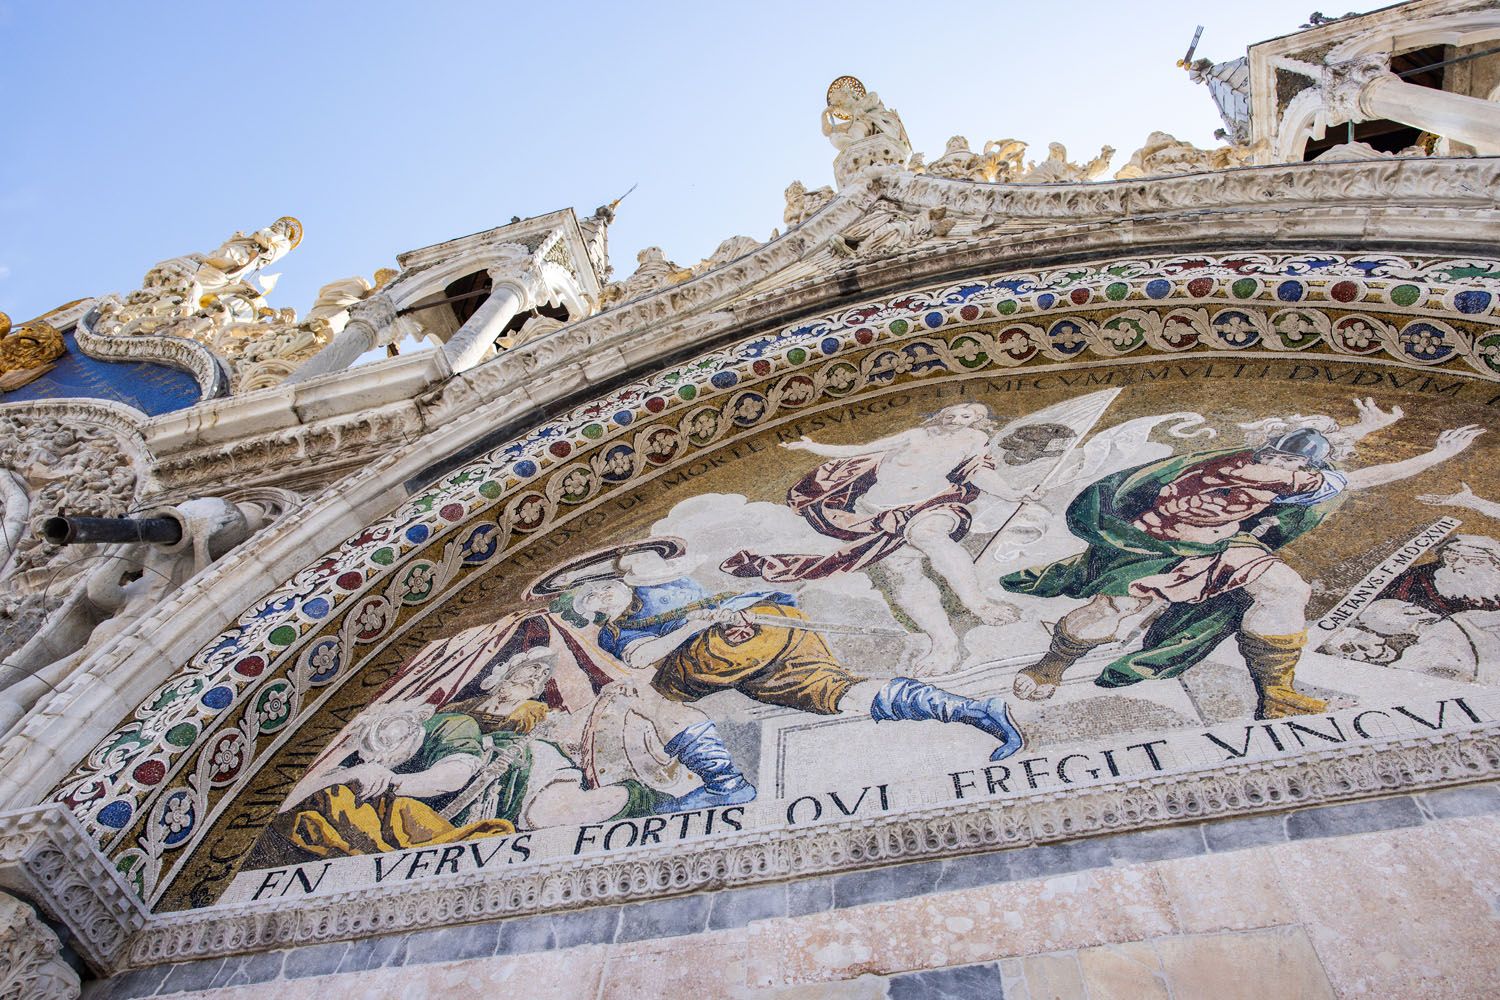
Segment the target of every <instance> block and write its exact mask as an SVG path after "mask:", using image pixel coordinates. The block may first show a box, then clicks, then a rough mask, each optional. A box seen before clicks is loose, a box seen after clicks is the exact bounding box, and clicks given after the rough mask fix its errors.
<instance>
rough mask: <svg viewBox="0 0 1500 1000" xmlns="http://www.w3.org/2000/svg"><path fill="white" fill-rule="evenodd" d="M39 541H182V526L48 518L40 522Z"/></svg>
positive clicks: (161, 520)
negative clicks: (41, 539)
mask: <svg viewBox="0 0 1500 1000" xmlns="http://www.w3.org/2000/svg"><path fill="white" fill-rule="evenodd" d="M41 536H42V538H43V539H44V540H45V541H47V542H50V543H52V544H53V545H81V544H84V543H85V542H158V543H160V544H162V545H172V544H175V543H176V542H180V541H182V524H181V523H180V522H179V521H177V519H176V518H171V517H61V516H59V517H49V518H47V519H46V520H45V521H43V522H42V529H41Z"/></svg>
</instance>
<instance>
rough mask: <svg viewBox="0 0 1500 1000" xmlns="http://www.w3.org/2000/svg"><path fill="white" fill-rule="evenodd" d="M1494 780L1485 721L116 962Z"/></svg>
mask: <svg viewBox="0 0 1500 1000" xmlns="http://www.w3.org/2000/svg"><path fill="white" fill-rule="evenodd" d="M1497 774H1500V727H1497V725H1496V724H1493V723H1491V724H1488V725H1486V726H1484V727H1480V728H1477V729H1474V730H1470V731H1468V732H1462V733H1448V734H1441V735H1438V734H1435V735H1433V736H1430V737H1423V738H1417V739H1404V740H1386V741H1379V742H1374V743H1371V744H1368V745H1364V746H1357V747H1352V748H1347V749H1341V750H1338V751H1328V752H1324V753H1318V754H1308V755H1306V756H1302V757H1297V758H1292V759H1281V760H1272V761H1264V762H1257V763H1252V764H1243V765H1237V766H1224V767H1221V768H1216V769H1214V770H1211V771H1196V772H1186V773H1179V774H1172V775H1162V776H1159V777H1155V778H1152V779H1149V780H1136V781H1125V782H1119V783H1116V784H1109V785H1099V786H1094V787H1090V788H1081V789H1076V790H1069V791H1064V792H1047V793H1035V794H1032V795H1028V796H1023V797H1017V798H1010V799H1004V800H990V801H983V802H973V803H959V804H955V805H951V806H945V807H941V808H933V809H928V810H924V811H920V812H907V813H902V814H899V815H890V816H881V817H875V818H865V819H860V820H852V821H845V822H841V823H829V824H824V825H816V826H809V827H802V828H793V829H788V830H785V831H780V832H776V831H765V830H759V831H756V832H755V833H746V834H742V835H737V836H733V837H727V838H722V839H718V838H716V839H713V840H708V841H704V842H702V843H692V842H687V843H679V844H676V845H674V846H673V847H671V848H651V849H647V850H636V851H630V852H620V853H618V854H616V855H613V856H606V857H603V858H587V859H569V860H565V861H560V862H553V863H548V864H544V865H538V866H536V867H534V868H530V869H526V870H511V871H510V872H508V873H505V874H496V873H488V872H478V873H474V874H468V875H460V876H446V877H444V878H442V879H440V880H439V879H434V880H432V881H430V882H428V883H425V884H424V883H420V882H419V883H405V884H401V885H398V886H381V887H375V888H366V889H361V890H359V891H358V892H349V893H343V894H338V895H330V896H326V897H318V898H310V899H305V900H301V901H299V902H296V903H288V902H287V901H286V900H275V901H267V902H265V903H258V904H255V903H252V904H246V905H241V906H233V907H229V906H224V907H210V908H207V909H203V910H192V911H185V912H179V913H166V914H156V915H153V916H151V917H149V918H148V920H147V922H146V923H145V925H144V928H143V931H142V932H141V933H139V934H137V935H136V936H135V937H134V939H133V942H132V944H131V946H130V950H129V957H128V960H127V964H128V965H130V966H150V965H157V964H161V963H166V962H177V961H184V960H189V959H198V958H209V957H215V956H220V955H228V954H234V953H237V952H249V951H263V950H270V949H273V948H286V947H293V946H299V945H309V944H317V943H322V942H329V941H339V940H346V939H350V938H358V937H367V936H370V935H374V934H390V933H398V932H402V931H410V930H418V929H426V928H430V927H433V926H439V925H446V924H456V923H464V922H468V921H474V920H485V919H494V918H496V917H502V916H504V917H509V916H521V915H524V914H528V913H537V912H545V911H557V910H565V909H571V908H576V907H582V906H594V905H602V904H614V903H623V902H631V901H636V900H641V899H647V898H660V897H662V896H670V895H677V894H683V893H691V892H700V891H705V890H715V889H721V888H727V887H733V886H745V885H755V884H758V883H766V882H775V881H781V880H784V879H788V878H794V877H800V876H807V875H819V874H829V873H837V872H842V871H848V870H853V869H860V868H869V867H872V866H876V865H882V864H894V863H899V862H910V861H919V860H930V859H938V858H945V857H954V856H958V855H963V854H971V853H976V852H985V851H994V850H1004V849H1009V848H1017V847H1024V846H1028V845H1038V844H1050V843H1059V842H1062V841H1067V840H1074V839H1077V838H1079V837H1088V836H1094V835H1099V834H1105V833H1116V832H1122V831H1128V830H1141V829H1152V828H1159V827H1166V826H1172V825H1176V824H1181V823H1191V822H1199V821H1202V820H1208V819H1214V818H1218V817H1226V816H1231V815H1243V814H1252V813H1269V812H1278V811H1283V810H1288V809H1294V808H1300V807H1304V806H1310V805H1318V804H1323V803H1331V802H1339V801H1346V800H1350V799H1358V798H1365V797H1370V796H1374V795H1384V794H1390V793H1393V792H1400V791H1416V790H1421V789H1425V788H1431V787H1435V786H1439V785H1450V784H1453V783H1455V782H1470V781H1482V780H1486V779H1490V778H1493V777H1494V776H1496V775H1497Z"/></svg>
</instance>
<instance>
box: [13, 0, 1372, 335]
mask: <svg viewBox="0 0 1500 1000" xmlns="http://www.w3.org/2000/svg"><path fill="white" fill-rule="evenodd" d="M1347 2H1348V0H1345V3H1347ZM1313 5H1314V0H1256V2H1254V3H1245V2H1235V3H1229V2H1219V3H1212V2H1205V0H1200V2H1196V3H1187V2H1176V0H1149V2H1142V0H1136V2H1127V3H1121V2H1118V0H1113V2H1106V0H1071V2H1069V3H1066V4H1063V3H1038V2H1036V0H1027V2H1013V0H991V2H989V3H976V2H973V0H969V2H966V3H947V2H940V0H926V2H921V3H917V2H905V3H897V2H885V0H862V2H860V3H857V4H853V3H839V4H832V3H830V4H824V3H820V2H802V3H779V2H755V3H742V4H710V3H702V2H700V3H651V2H638V3H631V4H624V3H592V4H591V3H568V2H557V0H553V2H546V3H528V4H516V3H497V2H478V0H474V2H467V0H466V2H457V0H453V2H450V0H427V2H424V3H412V2H399V3H387V2H383V0H373V2H361V3H357V4H356V3H343V2H331V0H300V2H288V3H283V2H275V0H268V2H263V3H257V4H253V5H240V4H205V3H202V2H198V3H193V4H188V3H180V2H176V0H156V2H152V3H136V2H118V0H114V2H90V0H70V2H67V3H57V2H47V0H0V52H4V53H5V56H4V58H3V59H0V136H3V153H0V311H4V312H7V313H9V314H10V315H11V317H12V318H13V319H16V320H21V319H25V318H29V317H31V316H33V315H36V314H37V313H40V312H44V311H46V310H47V309H50V308H53V307H55V306H57V305H60V304H62V303H64V302H67V301H70V300H72V299H76V298H81V297H87V296H94V295H102V294H106V293H109V292H122V293H123V292H128V291H130V290H132V289H134V288H136V287H138V286H139V283H140V279H141V276H142V275H143V274H144V273H145V271H146V270H147V269H148V268H149V267H150V266H151V265H152V264H154V263H156V262H157V261H159V260H162V259H165V258H168V257H172V256H176V255H179V254H183V253H188V252H192V251H199V252H202V251H207V250H211V249H213V248H214V247H216V246H218V245H219V244H220V243H221V242H222V241H223V240H224V239H225V238H226V237H228V236H229V235H230V234H231V233H233V232H234V231H235V230H251V229H256V228H260V227H262V226H265V225H267V224H269V223H270V222H271V221H272V220H274V219H276V218H277V217H278V216H281V215H293V216H296V217H297V218H299V219H300V220H301V221H302V223H303V225H304V227H305V230H306V236H305V238H304V240H303V242H302V245H301V246H300V247H298V248H297V249H296V250H295V251H293V252H292V253H291V254H289V255H288V256H287V257H286V258H284V259H283V260H282V261H280V262H278V263H277V264H276V265H274V266H273V267H272V268H270V270H271V271H273V272H277V273H279V274H280V276H281V277H280V281H279V284H278V285H277V287H276V289H275V290H274V292H273V294H272V295H271V296H270V301H271V304H272V305H275V306H291V307H293V308H296V309H297V310H298V312H299V314H300V313H302V312H304V311H305V310H306V309H307V307H308V306H310V305H311V303H312V300H313V298H314V296H315V294H316V292H317V289H318V287H319V286H321V285H322V284H324V283H326V282H328V281H332V280H334V279H338V278H343V277H347V276H350V275H354V274H361V275H364V276H366V277H369V276H371V275H372V274H373V273H374V271H375V269H376V268H379V267H390V266H394V260H395V256H396V254H397V253H399V252H404V251H407V250H412V249H416V248H418V247H423V246H427V245H430V244H432V243H438V242H442V241H444V240H448V239H453V238H455V237H459V236H464V235H467V234H469V233H473V232H479V231H482V230H485V229H489V228H492V227H494V226H497V225H502V224H504V223H506V222H508V221H509V220H510V218H511V217H512V216H515V215H519V216H522V217H526V216H530V215H537V214H540V213H543V212H548V211H552V210H555V209H559V208H564V207H569V206H571V207H573V208H575V209H577V210H578V211H579V214H580V215H586V214H588V213H589V212H591V211H592V210H593V209H594V208H595V207H596V206H598V205H600V204H602V203H604V202H607V201H609V200H611V199H613V198H614V197H615V196H617V195H619V194H621V193H622V192H624V191H625V190H626V189H627V188H629V187H630V186H631V185H632V184H639V187H638V188H637V189H636V191H635V192H634V193H633V194H631V195H630V197H629V199H628V200H627V201H626V202H625V203H624V204H623V205H622V206H621V209H620V214H619V218H618V220H617V222H616V224H615V225H614V226H613V227H611V230H610V250H611V258H612V260H613V262H614V265H615V269H616V274H615V277H616V279H617V280H618V279H620V278H623V277H624V276H625V275H628V274H629V273H630V272H631V271H632V270H633V269H634V267H635V255H636V252H637V251H638V250H640V249H641V248H642V247H646V246H660V247H662V248H663V249H664V250H665V251H666V253H667V256H668V257H669V258H671V259H672V260H674V261H677V262H678V263H679V264H682V265H688V264H692V263H694V262H696V261H698V260H700V259H701V258H703V257H705V256H707V255H708V254H710V253H711V252H712V251H713V249H714V248H715V247H716V246H717V245H718V244H719V242H720V241H722V240H724V239H726V238H727V237H729V236H733V235H741V234H742V235H747V236H753V237H755V238H757V239H765V238H766V237H767V236H768V235H769V234H770V231H771V229H772V228H774V227H780V226H781V225H782V221H781V213H782V208H783V204H784V196H783V191H784V189H785V187H786V185H787V184H788V183H789V182H790V181H792V180H794V179H797V180H801V181H803V182H804V183H806V184H807V186H808V187H810V188H811V187H816V186H821V185H823V184H831V183H832V182H833V167H832V163H833V154H834V150H833V148H832V147H831V146H830V145H829V144H828V141H827V140H826V139H825V138H824V137H823V136H822V134H821V133H820V131H819V127H818V120H819V112H820V111H821V109H822V107H823V104H824V94H825V91H826V89H827V86H828V83H829V82H830V81H831V80H833V79H834V78H835V77H837V76H841V75H843V74H852V75H854V76H857V77H859V78H860V79H861V80H862V81H863V82H864V83H865V85H866V86H867V87H868V88H870V89H871V90H874V91H876V92H877V93H879V94H880V96H881V98H882V99H883V100H884V101H885V103H886V106H887V107H891V108H894V109H896V110H897V111H898V112H900V114H901V117H902V120H903V121H904V122H905V124H906V129H907V132H908V134H909V135H910V136H911V139H912V142H913V145H914V146H915V148H916V149H918V150H920V151H923V152H925V153H926V154H927V157H928V159H929V161H930V160H932V159H935V158H936V157H937V156H938V155H939V154H941V152H942V150H943V146H944V143H945V142H946V140H947V139H948V137H949V136H950V135H955V134H961V135H965V136H967V137H968V138H969V139H970V141H971V145H972V146H973V148H975V149H976V150H977V149H979V148H980V147H981V146H982V145H983V143H984V142H985V140H987V139H997V138H1010V137H1014V138H1018V139H1022V140H1025V141H1027V142H1029V143H1031V150H1030V154H1031V156H1032V157H1034V158H1036V159H1042V158H1044V157H1045V156H1046V151H1047V149H1046V144H1047V143H1048V142H1050V141H1060V142H1062V143H1064V144H1065V145H1066V146H1067V147H1068V151H1069V153H1070V158H1072V159H1074V160H1076V161H1079V162H1082V161H1085V160H1087V159H1090V158H1091V157H1093V156H1094V155H1095V154H1096V153H1097V152H1098V150H1099V147H1100V146H1101V145H1103V144H1106V143H1107V144H1109V145H1112V146H1114V147H1115V148H1116V149H1117V151H1118V152H1117V153H1116V154H1115V160H1114V164H1113V166H1112V168H1111V171H1113V170H1114V169H1118V168H1119V167H1120V166H1121V165H1123V164H1124V162H1125V161H1126V160H1127V159H1128V158H1129V155H1130V153H1131V151H1133V150H1134V149H1136V148H1137V147H1139V146H1140V145H1141V144H1142V142H1143V140H1144V139H1145V137H1146V135H1147V134H1148V133H1149V132H1151V131H1153V130H1161V131H1165V132H1170V133H1173V134H1174V135H1176V136H1177V137H1179V138H1181V139H1186V140H1189V141H1192V142H1194V143H1196V144H1198V145H1200V146H1212V145H1217V142H1216V141H1215V140H1214V139H1213V130H1214V129H1215V128H1217V127H1219V125H1220V122H1219V120H1218V116H1217V113H1216V111H1215V109H1214V106H1213V102H1212V100H1211V99H1210V98H1209V95H1208V91H1207V89H1206V88H1203V87H1201V86H1196V85H1194V84H1192V83H1190V82H1189V81H1188V79H1187V75H1186V74H1185V73H1184V72H1183V71H1182V70H1181V69H1179V68H1177V67H1176V65H1175V62H1176V60H1177V59H1178V58H1180V57H1181V56H1182V54H1183V52H1184V50H1185V49H1186V48H1187V44H1188V41H1189V40H1190V39H1191V37H1192V33H1193V28H1194V26H1195V25H1198V24H1202V25H1204V32H1203V39H1202V41H1201V42H1200V44H1199V48H1198V55H1203V56H1208V57H1210V58H1212V59H1214V60H1216V61H1219V60H1225V59H1231V58H1234V57H1236V56H1239V55H1243V54H1244V51H1245V48H1246V46H1247V45H1249V44H1251V43H1253V42H1258V41H1264V40H1266V39H1270V38H1274V37H1277V36H1280V35H1284V34H1287V33H1289V32H1292V31H1295V30H1297V28H1298V26H1299V25H1300V24H1301V23H1302V22H1304V21H1305V20H1306V19H1307V16H1308V14H1309V13H1310V12H1311V9H1312V7H1313ZM1340 6H1341V7H1343V6H1344V4H1340ZM1377 6H1380V4H1378V3H1370V4H1365V5H1363V6H1361V7H1359V10H1361V11H1365V10H1370V9H1374V8H1375V7H1377ZM1339 13H1342V11H1339Z"/></svg>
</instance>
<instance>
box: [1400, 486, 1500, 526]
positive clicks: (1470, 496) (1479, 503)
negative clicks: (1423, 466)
mask: <svg viewBox="0 0 1500 1000" xmlns="http://www.w3.org/2000/svg"><path fill="white" fill-rule="evenodd" d="M1458 487H1459V489H1458V492H1457V493H1423V494H1422V495H1421V496H1419V497H1417V499H1418V500H1420V501H1422V502H1423V503H1425V504H1431V505H1432V506H1434V507H1463V508H1465V509H1467V510H1472V511H1473V512H1474V513H1476V514H1483V515H1484V516H1485V517H1493V518H1494V519H1495V520H1497V521H1500V503H1496V502H1495V501H1493V500H1486V499H1485V498H1484V497H1480V496H1475V495H1474V491H1473V490H1471V489H1469V484H1468V483H1459V484H1458Z"/></svg>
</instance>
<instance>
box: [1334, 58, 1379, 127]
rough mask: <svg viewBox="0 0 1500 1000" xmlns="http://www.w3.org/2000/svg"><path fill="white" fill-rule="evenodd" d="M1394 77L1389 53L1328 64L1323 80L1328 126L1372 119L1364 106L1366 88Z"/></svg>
mask: <svg viewBox="0 0 1500 1000" xmlns="http://www.w3.org/2000/svg"><path fill="white" fill-rule="evenodd" d="M1394 76H1395V74H1393V73H1392V72H1391V70H1390V53H1387V52H1372V53H1370V54H1368V55H1363V56H1357V57H1356V58H1354V59H1348V60H1345V61H1343V62H1334V63H1327V64H1325V65H1324V66H1323V68H1322V73H1321V76H1320V78H1319V85H1320V86H1321V88H1322V90H1323V116H1324V122H1325V123H1326V124H1329V125H1337V124H1339V123H1341V122H1356V121H1363V120H1364V119H1367V118H1369V117H1370V115H1369V113H1368V112H1367V111H1366V110H1365V109H1364V107H1362V106H1361V103H1360V101H1361V98H1362V97H1363V96H1364V93H1365V90H1366V88H1367V87H1369V85H1370V84H1371V83H1373V82H1374V81H1376V80H1380V79H1384V78H1385V77H1394Z"/></svg>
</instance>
